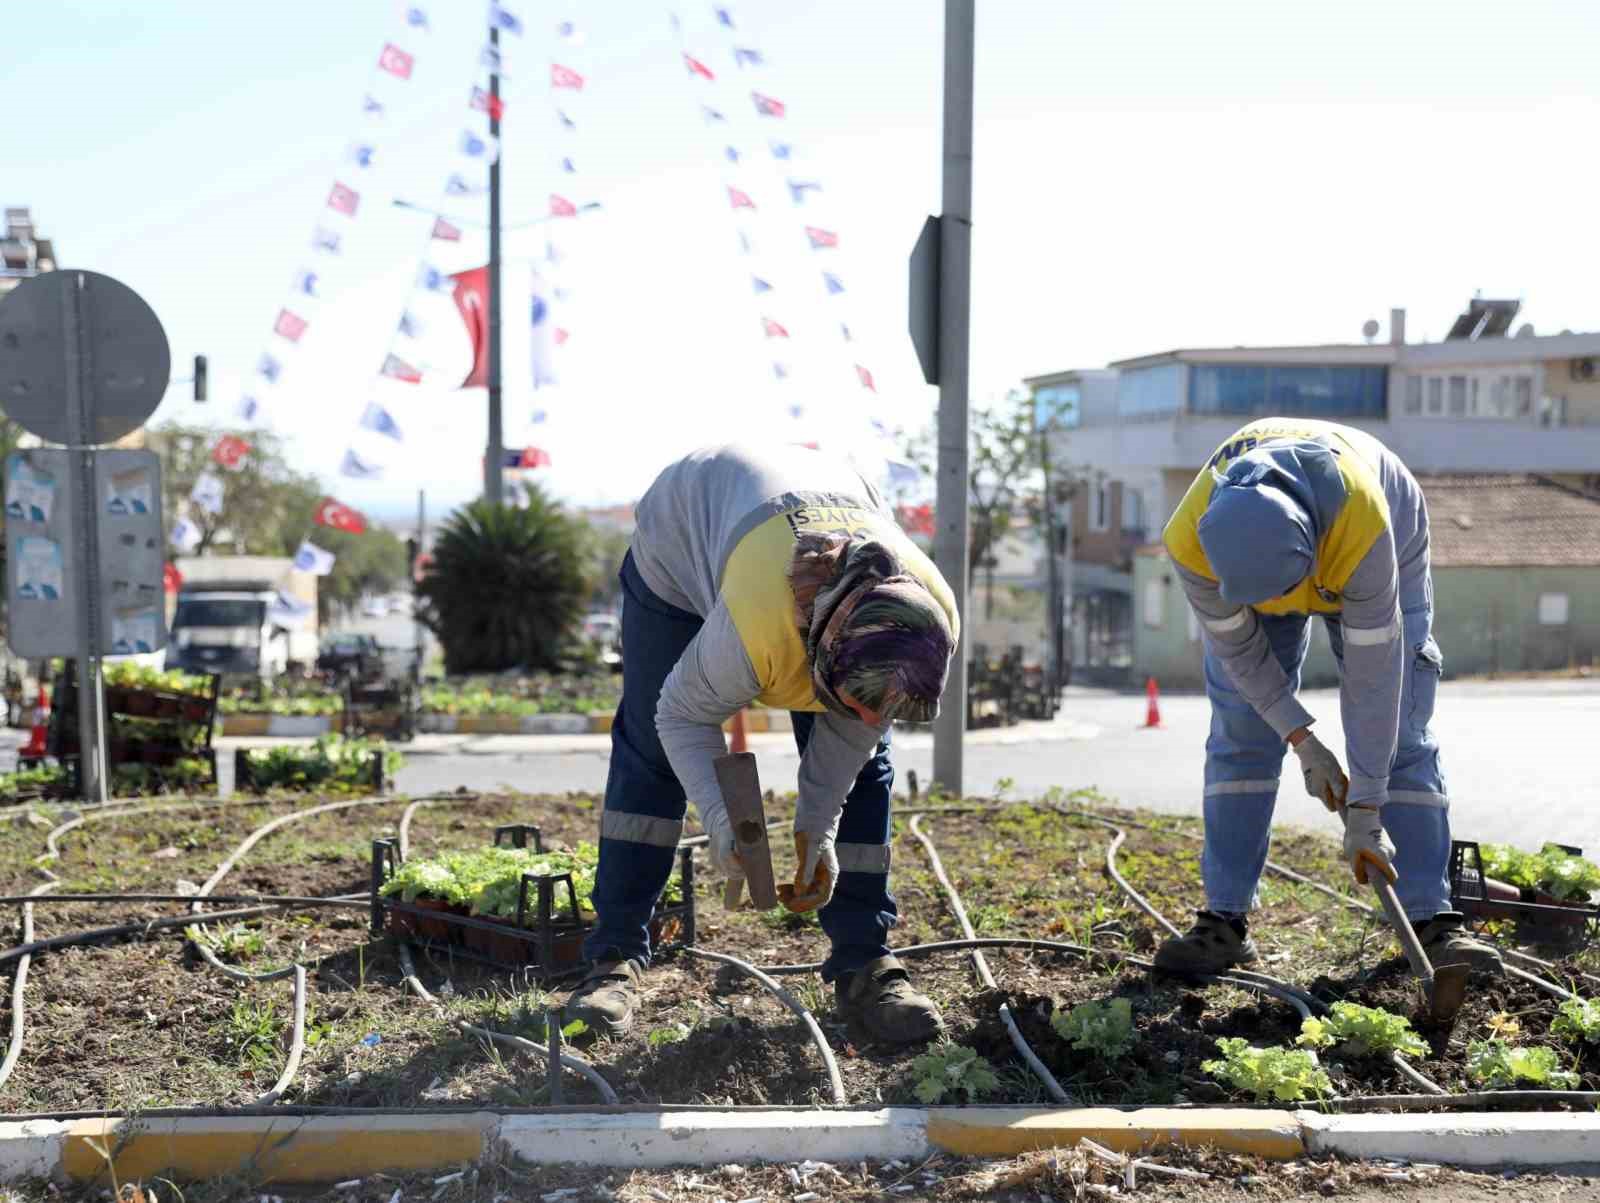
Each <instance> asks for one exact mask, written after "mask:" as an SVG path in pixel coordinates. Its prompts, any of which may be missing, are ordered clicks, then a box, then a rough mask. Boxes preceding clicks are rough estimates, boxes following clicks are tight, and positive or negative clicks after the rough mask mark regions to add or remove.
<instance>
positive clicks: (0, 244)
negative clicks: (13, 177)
mask: <svg viewBox="0 0 1600 1203" xmlns="http://www.w3.org/2000/svg"><path fill="white" fill-rule="evenodd" d="M5 222H6V226H5V233H4V235H3V236H0V296H4V295H5V294H6V293H8V292H10V291H11V290H12V289H13V288H15V287H16V286H17V285H18V284H20V283H21V282H22V281H23V280H26V279H28V278H29V277H30V276H37V275H38V274H39V273H40V272H48V271H54V270H55V268H56V251H55V246H54V245H53V244H52V243H51V241H50V240H49V239H48V238H41V237H39V235H38V232H37V231H36V230H35V229H34V226H33V214H32V213H31V212H30V211H29V210H28V209H26V208H8V209H7V210H6V215H5Z"/></svg>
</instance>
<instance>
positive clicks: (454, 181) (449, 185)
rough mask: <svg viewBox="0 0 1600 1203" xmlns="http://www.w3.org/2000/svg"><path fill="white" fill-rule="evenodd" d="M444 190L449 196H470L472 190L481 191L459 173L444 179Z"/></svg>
mask: <svg viewBox="0 0 1600 1203" xmlns="http://www.w3.org/2000/svg"><path fill="white" fill-rule="evenodd" d="M444 190H445V192H447V193H448V194H449V195H451V196H470V195H472V194H473V193H474V192H481V191H482V189H480V188H479V187H477V186H476V185H475V184H469V183H467V181H466V180H465V179H464V178H463V177H461V176H459V175H453V176H451V177H450V178H449V179H448V180H446V181H445V185H444Z"/></svg>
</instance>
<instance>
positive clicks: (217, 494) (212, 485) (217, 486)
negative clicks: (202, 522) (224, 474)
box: [189, 472, 225, 514]
mask: <svg viewBox="0 0 1600 1203" xmlns="http://www.w3.org/2000/svg"><path fill="white" fill-rule="evenodd" d="M224 495H225V494H224V489H223V484H222V478H221V477H220V476H218V475H217V474H216V473H215V472H202V473H200V475H199V476H198V477H196V478H195V482H194V488H192V489H190V490H189V500H190V501H192V502H194V503H195V504H196V505H197V506H199V507H200V508H201V509H202V510H204V511H205V512H206V513H208V514H220V513H222V500H223V497H224Z"/></svg>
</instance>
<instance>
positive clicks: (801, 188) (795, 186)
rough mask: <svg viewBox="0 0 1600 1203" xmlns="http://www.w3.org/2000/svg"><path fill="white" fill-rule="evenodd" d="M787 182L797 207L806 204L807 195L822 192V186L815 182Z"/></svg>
mask: <svg viewBox="0 0 1600 1203" xmlns="http://www.w3.org/2000/svg"><path fill="white" fill-rule="evenodd" d="M787 182H788V185H789V195H790V196H792V197H793V198H794V203H795V204H797V205H803V204H805V201H806V193H808V192H821V191H822V185H821V184H819V183H817V182H816V181H815V180H789V181H787Z"/></svg>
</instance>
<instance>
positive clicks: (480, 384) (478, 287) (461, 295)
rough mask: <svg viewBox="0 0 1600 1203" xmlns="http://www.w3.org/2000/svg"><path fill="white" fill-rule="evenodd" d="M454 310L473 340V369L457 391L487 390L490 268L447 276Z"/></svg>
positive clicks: (479, 268)
mask: <svg viewBox="0 0 1600 1203" xmlns="http://www.w3.org/2000/svg"><path fill="white" fill-rule="evenodd" d="M450 278H451V279H452V280H454V281H455V282H456V283H455V289H454V291H453V293H452V295H453V296H454V297H455V299H456V309H457V310H459V311H460V313H461V320H462V321H463V322H465V323H466V326H467V337H468V338H470V339H471V340H472V370H471V371H470V372H468V373H467V378H466V379H465V380H463V381H462V382H461V383H460V384H459V385H457V386H456V387H458V388H487V387H488V384H489V269H488V267H474V268H471V269H470V270H468V271H464V272H457V273H456V274H455V275H453V276H451V277H450Z"/></svg>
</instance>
